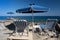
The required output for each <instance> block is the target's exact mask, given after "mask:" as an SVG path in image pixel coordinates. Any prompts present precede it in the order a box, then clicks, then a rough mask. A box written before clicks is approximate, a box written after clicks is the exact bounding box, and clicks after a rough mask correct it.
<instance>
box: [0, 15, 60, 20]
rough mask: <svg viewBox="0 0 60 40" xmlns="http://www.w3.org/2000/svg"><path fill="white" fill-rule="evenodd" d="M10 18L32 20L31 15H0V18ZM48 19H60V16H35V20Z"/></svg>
mask: <svg viewBox="0 0 60 40" xmlns="http://www.w3.org/2000/svg"><path fill="white" fill-rule="evenodd" d="M8 18H20V19H26V20H28V21H31V20H32V17H31V16H0V20H6V19H8ZM47 19H59V20H60V16H34V21H41V20H47Z"/></svg>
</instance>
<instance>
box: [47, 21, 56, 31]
mask: <svg viewBox="0 0 60 40" xmlns="http://www.w3.org/2000/svg"><path fill="white" fill-rule="evenodd" d="M55 23H56V22H55V21H48V22H47V24H46V26H47V27H46V28H47V29H49V30H52V29H54V26H55Z"/></svg>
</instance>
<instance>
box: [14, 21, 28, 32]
mask: <svg viewBox="0 0 60 40" xmlns="http://www.w3.org/2000/svg"><path fill="white" fill-rule="evenodd" d="M14 24H15V26H16V27H17V31H18V32H23V31H24V29H25V28H26V27H27V25H28V24H27V22H26V21H20V20H18V21H14Z"/></svg>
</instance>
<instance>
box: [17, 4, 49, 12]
mask: <svg viewBox="0 0 60 40" xmlns="http://www.w3.org/2000/svg"><path fill="white" fill-rule="evenodd" d="M48 10H49V8H47V7H43V6H38V5H32V6H27V7H24V8H21V9H18V10H16V12H17V13H32V12H33V13H41V12H47V11H48Z"/></svg>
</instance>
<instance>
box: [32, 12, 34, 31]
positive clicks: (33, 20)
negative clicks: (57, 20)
mask: <svg viewBox="0 0 60 40" xmlns="http://www.w3.org/2000/svg"><path fill="white" fill-rule="evenodd" d="M32 32H34V15H33V11H32Z"/></svg>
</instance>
